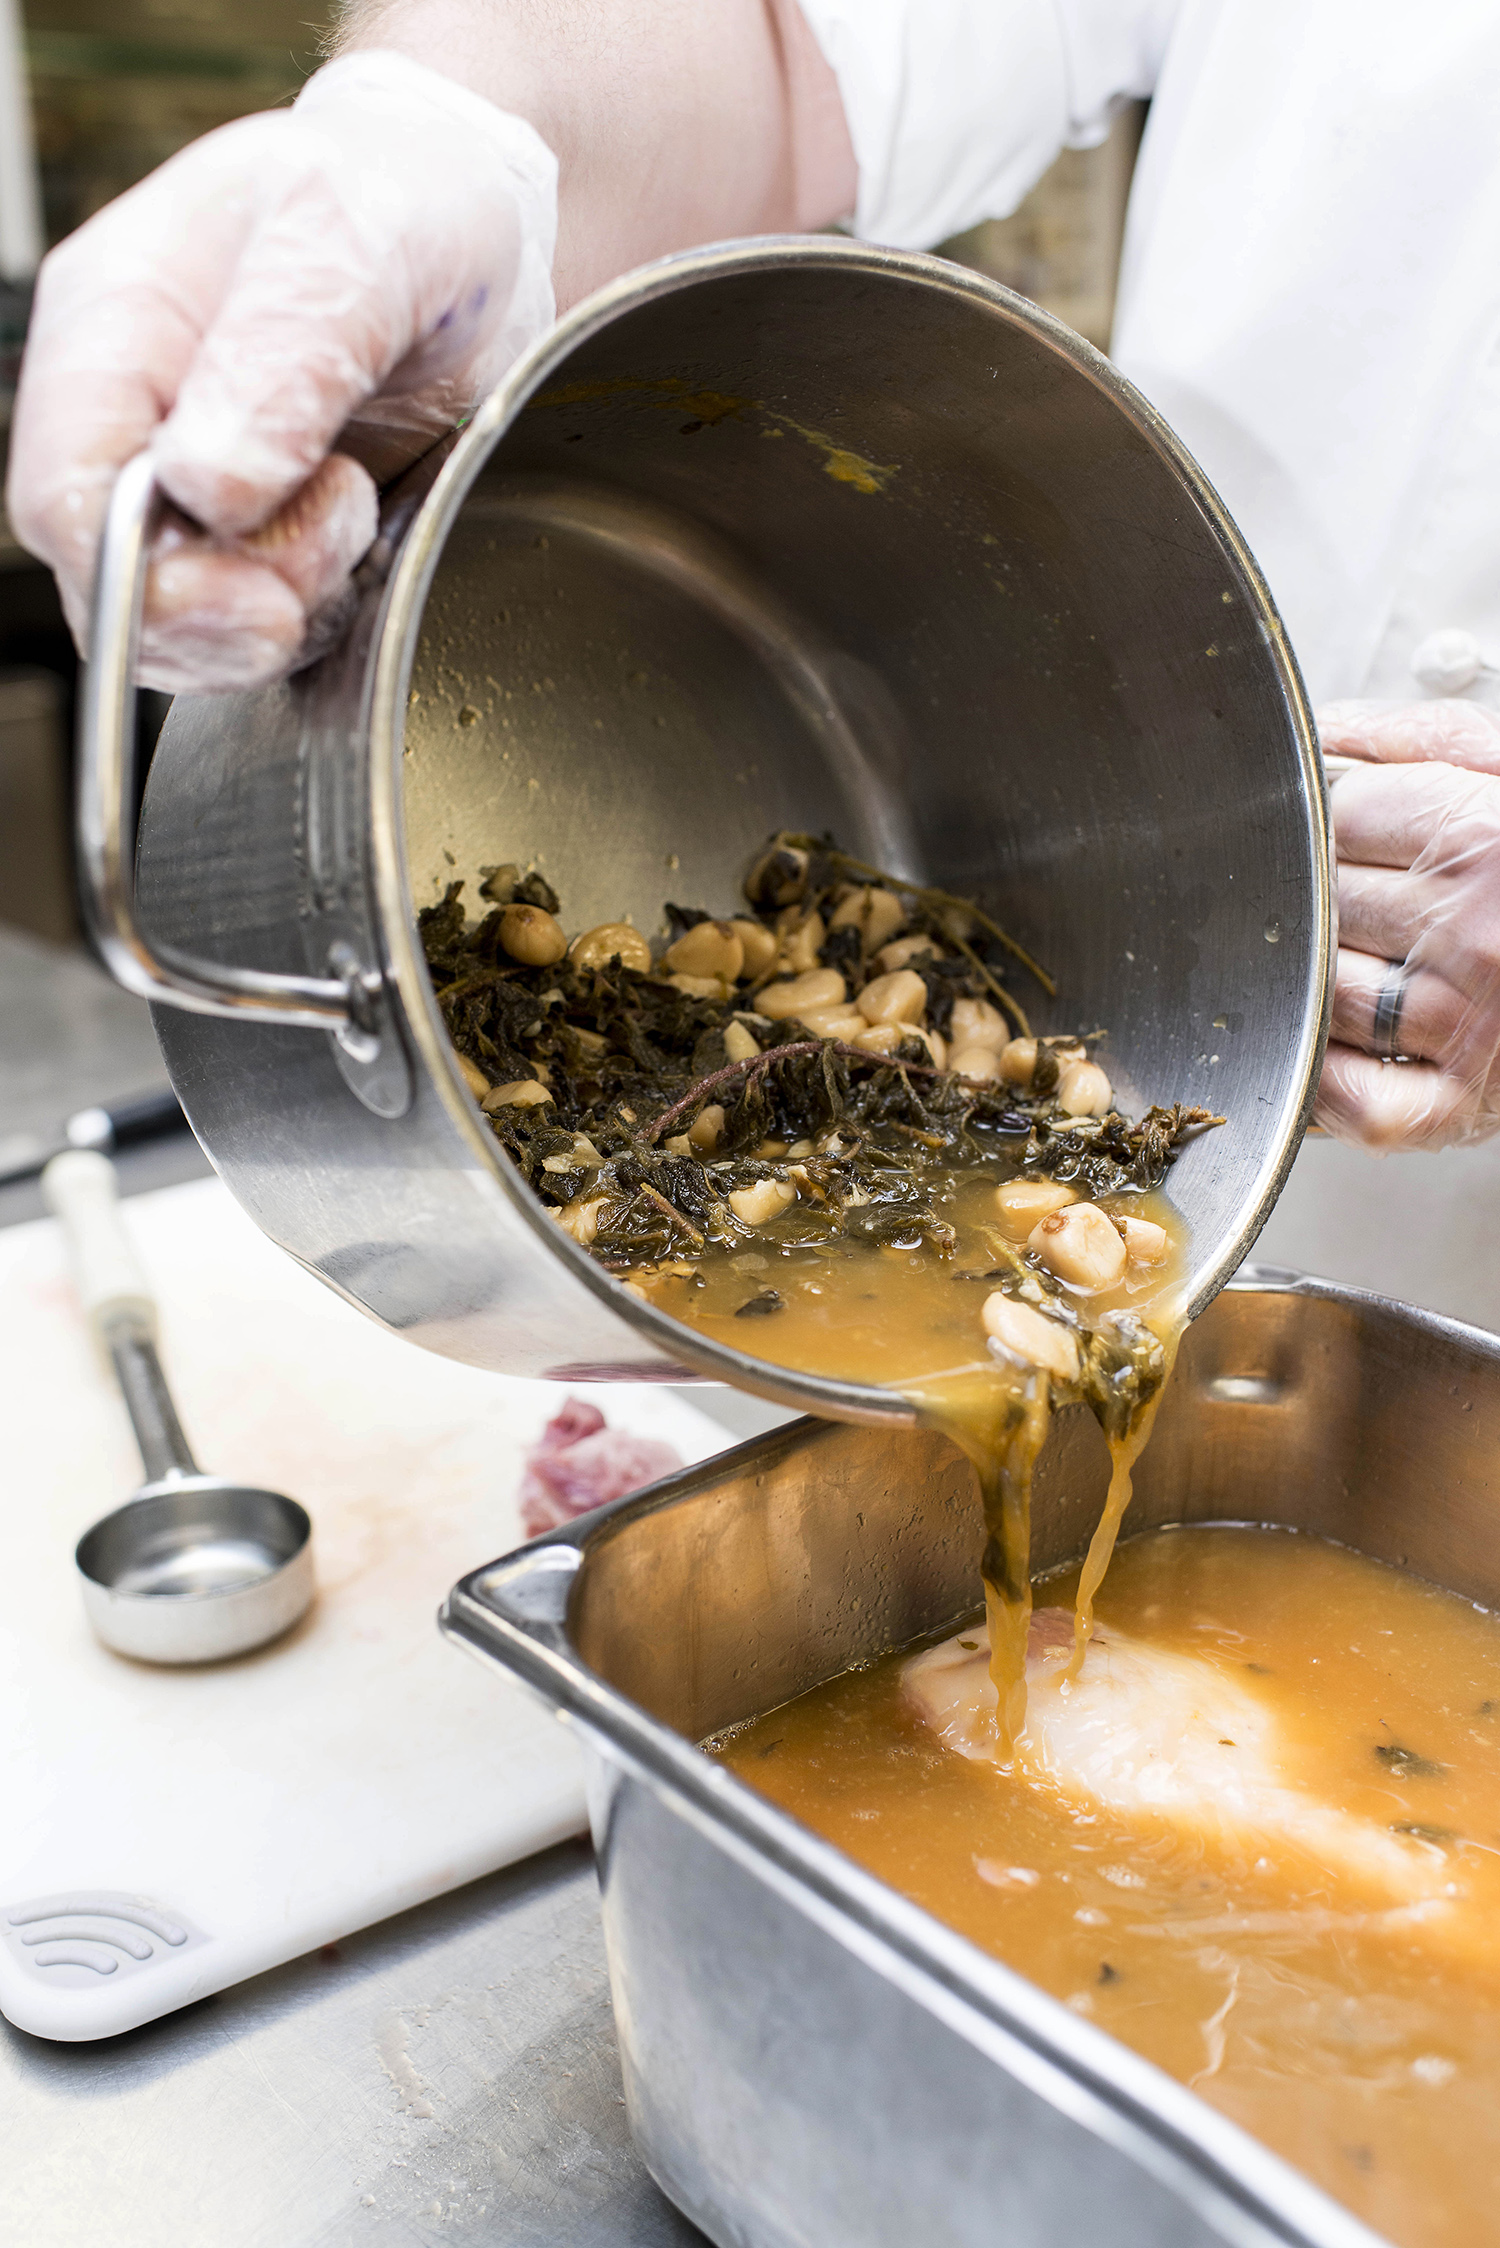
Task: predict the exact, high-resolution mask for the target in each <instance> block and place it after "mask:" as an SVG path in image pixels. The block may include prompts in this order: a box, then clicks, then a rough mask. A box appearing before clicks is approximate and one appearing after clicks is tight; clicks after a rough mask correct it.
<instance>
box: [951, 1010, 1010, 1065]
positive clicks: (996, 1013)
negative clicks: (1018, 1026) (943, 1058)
mask: <svg viewBox="0 0 1500 2248" xmlns="http://www.w3.org/2000/svg"><path fill="white" fill-rule="evenodd" d="M950 1035H951V1037H952V1039H953V1043H954V1045H955V1046H989V1047H991V1048H993V1050H994V1052H995V1053H997V1054H998V1053H999V1051H1000V1049H1001V1047H1002V1046H1003V1045H1004V1044H1005V1042H1006V1040H1007V1039H1008V1038H1009V1036H1010V1032H1009V1030H1008V1029H1007V1028H1006V1023H1005V1017H1004V1016H1003V1015H1002V1014H1001V1012H1000V1010H999V1008H998V1007H992V1006H991V1005H990V1003H989V1001H988V1000H987V999H955V1000H954V1002H953V1021H952V1023H951V1025H950Z"/></svg>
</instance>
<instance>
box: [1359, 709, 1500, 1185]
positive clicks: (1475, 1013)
mask: <svg viewBox="0 0 1500 2248" xmlns="http://www.w3.org/2000/svg"><path fill="white" fill-rule="evenodd" d="M1318 730H1319V733H1320V736H1321V738H1322V743H1323V750H1324V754H1325V755H1327V756H1339V757H1350V758H1358V759H1360V760H1361V761H1362V762H1363V763H1364V764H1365V765H1367V766H1368V770H1356V771H1353V772H1348V773H1345V774H1343V775H1342V777H1341V778H1340V779H1339V780H1338V781H1337V782H1336V783H1335V785H1334V789H1333V826H1334V838H1335V843H1336V847H1337V852H1338V882H1339V954H1338V976H1337V981H1336V985H1335V991H1334V1002H1333V1028H1332V1034H1331V1038H1330V1042H1329V1047H1328V1057H1327V1060H1326V1061H1325V1063H1324V1065H1323V1078H1322V1083H1321V1085H1320V1086H1319V1089H1318V1104H1317V1110H1316V1120H1317V1122H1318V1123H1320V1124H1322V1125H1323V1126H1324V1127H1325V1128H1326V1129H1327V1130H1328V1131H1330V1132H1332V1133H1333V1134H1334V1136H1335V1137H1336V1138H1338V1139H1341V1140H1348V1141H1351V1142H1353V1143H1356V1144H1358V1145H1360V1146H1363V1147H1366V1148H1369V1149H1371V1150H1372V1151H1374V1152H1376V1153H1379V1154H1385V1153H1388V1152H1390V1151H1392V1150H1394V1149H1397V1148H1442V1147H1452V1146H1456V1145H1460V1144H1462V1143H1463V1142H1465V1141H1471V1140H1482V1139H1487V1138H1488V1137H1489V1136H1490V1135H1491V1134H1492V1133H1493V1132H1496V1131H1500V717H1496V716H1495V715H1494V714H1493V713H1491V712H1489V711H1487V710H1485V709H1483V708H1482V707H1481V706H1479V705H1478V704H1475V703H1468V702H1449V701H1440V702H1424V703H1411V704H1404V703H1394V704H1393V703H1354V702H1346V703H1333V704H1330V705H1329V706H1328V707H1327V708H1326V709H1324V710H1322V711H1320V712H1319V713H1318ZM1398 970H1399V971H1402V972H1400V973H1398ZM1382 993H1384V995H1385V996H1384V1004H1383V1005H1382ZM1393 1018H1394V1020H1393ZM1392 1054H1394V1055H1397V1056H1400V1057H1402V1058H1401V1059H1399V1060H1394V1059H1390V1058H1387V1057H1388V1056H1390V1055H1392Z"/></svg>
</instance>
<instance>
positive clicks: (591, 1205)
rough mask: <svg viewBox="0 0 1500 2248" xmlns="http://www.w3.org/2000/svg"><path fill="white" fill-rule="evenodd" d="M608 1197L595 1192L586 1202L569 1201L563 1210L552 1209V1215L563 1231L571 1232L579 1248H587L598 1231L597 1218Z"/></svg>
mask: <svg viewBox="0 0 1500 2248" xmlns="http://www.w3.org/2000/svg"><path fill="white" fill-rule="evenodd" d="M608 1200H609V1197H608V1196H607V1195H604V1194H596V1195H595V1196H594V1197H593V1198H592V1200H591V1201H588V1202H570V1203H569V1204H568V1206H567V1208H566V1209H565V1210H554V1211H553V1213H552V1215H553V1217H554V1218H556V1220H557V1222H558V1224H559V1225H560V1226H561V1227H562V1229H563V1232H564V1233H571V1234H572V1236H573V1239H574V1240H575V1241H576V1242H577V1243H578V1246H579V1248H580V1249H587V1248H588V1247H589V1246H590V1244H591V1243H592V1241H593V1239H594V1236H595V1234H596V1233H597V1232H598V1231H599V1220H600V1218H601V1217H602V1216H603V1214H604V1210H605V1207H606V1205H607V1203H608Z"/></svg>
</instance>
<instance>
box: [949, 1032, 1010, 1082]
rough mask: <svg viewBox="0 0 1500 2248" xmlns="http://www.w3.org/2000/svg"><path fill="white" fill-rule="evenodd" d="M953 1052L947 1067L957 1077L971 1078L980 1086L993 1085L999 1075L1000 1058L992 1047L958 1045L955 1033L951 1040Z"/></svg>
mask: <svg viewBox="0 0 1500 2248" xmlns="http://www.w3.org/2000/svg"><path fill="white" fill-rule="evenodd" d="M953 1045H954V1049H955V1050H954V1052H953V1053H952V1055H951V1056H950V1057H949V1062H948V1067H949V1068H950V1069H951V1070H952V1071H953V1072H954V1074H955V1075H956V1076H958V1077H972V1078H974V1079H976V1080H977V1082H978V1083H979V1084H981V1085H989V1084H993V1082H994V1080H995V1079H996V1078H997V1077H998V1076H999V1075H1000V1056H999V1055H998V1054H997V1053H996V1052H995V1049H994V1047H993V1046H963V1047H960V1046H959V1044H958V1035H957V1032H955V1033H954V1038H953Z"/></svg>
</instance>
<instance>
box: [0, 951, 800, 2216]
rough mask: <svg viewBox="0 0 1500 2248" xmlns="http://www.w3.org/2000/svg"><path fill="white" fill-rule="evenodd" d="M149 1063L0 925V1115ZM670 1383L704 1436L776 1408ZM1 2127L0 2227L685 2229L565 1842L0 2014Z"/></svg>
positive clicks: (2, 1219) (147, 1068) (136, 1155)
mask: <svg viewBox="0 0 1500 2248" xmlns="http://www.w3.org/2000/svg"><path fill="white" fill-rule="evenodd" d="M22 1065H24V1066H22ZM160 1073H161V1065H160V1060H159V1057H157V1055H156V1049H155V1041H154V1039H153V1038H152V1034H151V1028H150V1023H149V1021H148V1019H147V1017H146V1010H145V1008H144V1007H143V1006H140V1005H138V1003H137V1002H135V1001H132V1000H130V999H128V998H127V997H126V995H125V994H124V993H123V992H117V991H115V990H114V988H113V987H112V986H111V985H109V984H108V983H107V982H106V981H105V979H104V977H103V976H102V975H101V974H100V972H99V971H98V970H97V969H95V968H94V967H93V965H92V963H91V962H89V961H88V960H87V959H86V958H84V957H83V956H82V955H80V954H64V953H62V952H61V951H60V950H58V949H57V948H48V947H45V946H41V945H39V944H37V943H36V942H35V941H34V940H31V939H24V938H20V937H18V936H15V935H14V934H13V933H11V932H5V931H3V930H0V1135H3V1133H4V1132H5V1131H7V1130H9V1131H12V1132H14V1131H18V1130H21V1129H23V1128H24V1129H35V1128H37V1127H38V1126H45V1125H47V1124H48V1123H49V1122H51V1121H57V1122H60V1121H61V1120H62V1118H63V1117H64V1116H66V1115H67V1114H68V1113H69V1112H70V1111H71V1110H73V1109H76V1108H80V1107H83V1106H86V1105H88V1104H89V1103H90V1102H92V1101H96V1100H99V1099H102V1098H105V1097H107V1096H109V1095H111V1094H113V1095H119V1094H122V1093H124V1092H127V1091H136V1090H140V1089H144V1088H145V1087H147V1086H149V1085H150V1084H152V1083H154V1082H157V1081H159V1077H160ZM207 1168H208V1166H207V1164H206V1163H205V1162H204V1159H203V1157H202V1155H201V1154H200V1152H199V1150H198V1148H197V1146H196V1143H195V1142H194V1141H193V1140H192V1139H191V1138H190V1137H189V1136H188V1135H186V1134H180V1135H178V1136H176V1137H175V1138H174V1139H171V1140H168V1141H163V1142H160V1143H157V1145H156V1146H154V1147H148V1148H142V1149H139V1150H134V1151H130V1152H128V1153H127V1154H126V1155H125V1156H124V1157H123V1158H122V1159H121V1161H120V1164H119V1169H120V1172H121V1183H122V1186H123V1188H124V1191H126V1192H127V1193H129V1192H139V1191H141V1190H143V1189H145V1188H149V1187H155V1186H164V1185H169V1184H171V1183H174V1182H175V1181H176V1180H177V1179H180V1178H190V1177H195V1176H198V1175H199V1174H201V1173H202V1172H204V1171H206V1170H207ZM39 1214H40V1196H39V1194H38V1193H37V1190H36V1186H35V1183H34V1182H28V1183H25V1184H23V1185H20V1186H16V1187H13V1188H10V1189H7V1190H5V1191H4V1192H3V1193H0V1224H5V1223H15V1222H18V1221H21V1220H24V1219H27V1218H30V1217H33V1216H37V1215H39ZM690 1394H691V1395H692V1398H693V1402H694V1403H695V1404H698V1405H700V1406H702V1407H704V1408H705V1409H706V1410H708V1411H710V1412H713V1413H714V1414H715V1415H716V1417H718V1418H720V1419H722V1420H723V1422H724V1423H725V1426H726V1430H727V1431H732V1432H733V1433H732V1435H730V1436H727V1437H726V1441H733V1440H734V1438H735V1437H738V1436H740V1435H750V1434H752V1433H754V1431H755V1430H756V1429H758V1428H761V1427H764V1426H767V1425H769V1424H770V1423H771V1422H772V1421H774V1420H776V1419H781V1418H785V1416H784V1415H782V1414H779V1413H777V1412H775V1410H774V1409H772V1408H767V1407H762V1406H761V1405H760V1404H759V1403H758V1402H757V1401H756V1400H755V1399H752V1398H740V1397H736V1396H734V1395H732V1394H731V1393H729V1392H725V1393H723V1394H722V1395H720V1394H718V1393H716V1392H714V1391H712V1390H699V1389H695V1390H693V1391H692V1392H691V1393H690ZM485 1558H486V1556H485V1555H483V1554H476V1555H475V1556H474V1559H475V1562H476V1564H477V1563H479V1562H480V1561H483V1560H484V1559H485ZM458 1660H459V1657H458V1656H457V1654H455V1656H454V1661H455V1662H457V1661H458ZM0 2147H3V2149H4V2159H3V2162H0V2240H3V2241H4V2242H5V2243H6V2244H7V2248H9V2244H10V2243H12V2242H13V2243H14V2244H15V2248H79V2244H80V2243H82V2242H87V2243H89V2248H342V2244H343V2243H345V2242H349V2243H360V2244H363V2243H365V2242H371V2243H376V2244H378V2248H408V2244H410V2248H416V2244H418V2243H423V2244H426V2243H433V2244H437V2243H443V2244H445V2248H461V2244H467V2243H474V2244H476V2248H477V2244H478V2243H481V2242H483V2243H489V2244H497V2248H688V2244H691V2243H694V2242H697V2243H700V2244H701V2243H702V2241H703V2237H704V2236H703V2235H702V2234H701V2233H700V2232H699V2231H698V2230H697V2228H696V2227H695V2226H693V2225H690V2224H689V2223H688V2222H687V2220H686V2219H685V2218H683V2217H681V2216H679V2215H678V2213H677V2212H676V2210H675V2209H673V2208H672V2206H671V2204H670V2203H669V2202H667V2201H666V2200H665V2198H664V2197H663V2196H662V2195H661V2194H660V2193H659V2192H658V2191H657V2189H656V2187H655V2186H654V2185H653V2184H652V2182H651V2180H650V2178H649V2177H648V2176H647V2174H646V2171H645V2169H644V2168H643V2166H642V2164H641V2162H640V2160H639V2158H638V2157H637V2155H636V2153H635V2149H634V2147H633V2146H632V2144H631V2141H630V2136H629V2132H628V2131H627V2129H626V2124H625V2109H624V2105H623V2102H622V2098H621V2092H620V2067H619V2056H618V2051H617V2048H616V2044H615V2036H614V2025H613V2021H612V2018H611V2014H610V2005H609V1988H608V1981H607V1977H606V1972H605V1965H604V1945H603V1938H602V1934H601V1930H600V1925H599V1905H598V1891H597V1886H596V1883H595V1879H594V1867H593V1859H592V1856H591V1854H590V1852H589V1850H588V1848H587V1847H586V1845H584V1844H582V1843H570V1844H567V1845H565V1846H564V1847H562V1848H560V1849H557V1850H551V1851H548V1852H547V1853H546V1854H545V1855H543V1856H542V1857H540V1858H534V1859H531V1860H530V1861H529V1862H528V1863H526V1864H524V1865H520V1866H515V1867H512V1868H511V1869H509V1870H508V1871H507V1872H504V1873H500V1874H495V1875H492V1876H491V1877H490V1878H489V1879H488V1880H485V1881H478V1882H474V1883H472V1884H471V1885H470V1886H469V1887H468V1888H465V1889H460V1890H458V1891H456V1892H455V1893H454V1894H453V1895H451V1896H448V1897H443V1898H439V1899H438V1900H437V1901H436V1902H434V1903H432V1904H430V1905H424V1906H422V1907H421V1908H420V1909H418V1910H417V1911H415V1912H409V1913H406V1914H403V1915H402V1916H401V1917H400V1918H399V1919H396V1920H391V1921H387V1922H385V1923H383V1924H382V1925H381V1926H379V1927H376V1928H371V1929H367V1930H365V1931H364V1932H363V1933H362V1934H360V1935H356V1936H352V1937H347V1938H345V1939H344V1940H343V1941H342V1942H341V1943H339V1944H336V1945H331V1946H329V1947H328V1948H327V1949H326V1950H324V1951H322V1952H319V1953H317V1954H315V1955H314V1956H312V1957H311V1958H307V1959H301V1960H294V1961H293V1962H292V1963H291V1964H290V1965H288V1966H286V1967H281V1968H278V1969H276V1970H275V1971H274V1972H273V1973H271V1974H268V1975H262V1976H259V1977H258V1978H257V1979H256V1980H255V1981H253V1982H248V1983H243V1984H241V1985H239V1987H238V1988H236V1989H233V1990H228V1991H224V1992H221V1993H220V1994H219V1995H218V1996H217V1997H215V1998H210V1999H205V2000H204V2001H203V2002H202V2003H201V2004H200V2005H198V2006H194V2007H190V2008H188V2009H187V2010H186V2011H184V2012H182V2013H179V2014H173V2015H168V2016H167V2017H166V2018H165V2019H164V2020H162V2021H159V2022H153V2023H150V2024H149V2025H148V2026H147V2027H146V2028H144V2029H140V2030H135V2031H132V2032H131V2033H130V2034H129V2035H128V2036H124V2037H116V2038H110V2039H107V2040H105V2041H103V2042H101V2043H98V2044H92V2045H54V2044H48V2043H47V2042H46V2041H45V2040H43V2039H41V2038H35V2037H28V2036H26V2035H24V2034H23V2033H22V2032H21V2031H19V2030H15V2029H12V2028H11V2027H10V2025H9V2023H7V2022H3V2021H0Z"/></svg>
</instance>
